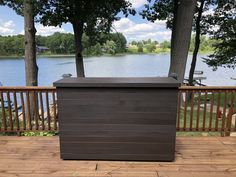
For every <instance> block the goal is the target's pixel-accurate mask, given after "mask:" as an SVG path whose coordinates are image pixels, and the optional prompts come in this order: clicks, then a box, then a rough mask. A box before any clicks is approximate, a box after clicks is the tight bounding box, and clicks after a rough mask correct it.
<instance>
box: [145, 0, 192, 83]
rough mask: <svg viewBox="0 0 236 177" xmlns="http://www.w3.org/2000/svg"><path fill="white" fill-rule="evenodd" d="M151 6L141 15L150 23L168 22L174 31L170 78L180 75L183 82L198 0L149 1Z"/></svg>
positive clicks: (179, 77) (148, 5)
mask: <svg viewBox="0 0 236 177" xmlns="http://www.w3.org/2000/svg"><path fill="white" fill-rule="evenodd" d="M148 1H149V4H147V5H146V9H145V10H143V11H142V13H141V15H142V16H143V17H144V18H146V19H147V20H149V21H153V22H154V21H155V20H157V19H159V20H166V19H167V27H169V28H171V29H172V36H171V65H170V69H169V76H171V75H172V74H173V73H176V74H177V75H178V80H179V81H181V82H182V81H183V79H184V73H185V68H186V62H187V57H188V49H189V45H190V39H191V31H192V22H193V15H194V12H195V7H196V4H197V0H172V1H170V0H154V2H153V3H151V2H152V0H148Z"/></svg>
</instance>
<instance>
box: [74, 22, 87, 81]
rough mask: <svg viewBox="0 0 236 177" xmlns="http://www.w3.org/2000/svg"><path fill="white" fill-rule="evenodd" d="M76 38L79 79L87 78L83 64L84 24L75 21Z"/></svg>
mask: <svg viewBox="0 0 236 177" xmlns="http://www.w3.org/2000/svg"><path fill="white" fill-rule="evenodd" d="M72 25H73V30H74V37H75V52H76V53H75V62H76V72H77V77H85V74H84V63H83V55H82V51H83V45H82V36H83V30H84V29H83V28H84V22H81V21H79V20H75V21H74V22H73V23H72Z"/></svg>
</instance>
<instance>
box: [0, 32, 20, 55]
mask: <svg viewBox="0 0 236 177" xmlns="http://www.w3.org/2000/svg"><path fill="white" fill-rule="evenodd" d="M23 45H24V36H23V35H17V36H0V55H4V56H7V55H23V54H24V46H23Z"/></svg>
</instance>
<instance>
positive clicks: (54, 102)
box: [52, 92, 57, 130]
mask: <svg viewBox="0 0 236 177" xmlns="http://www.w3.org/2000/svg"><path fill="white" fill-rule="evenodd" d="M52 100H53V113H54V130H57V113H56V98H55V92H52Z"/></svg>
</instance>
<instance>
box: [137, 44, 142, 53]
mask: <svg viewBox="0 0 236 177" xmlns="http://www.w3.org/2000/svg"><path fill="white" fill-rule="evenodd" d="M138 52H139V53H143V45H141V44H138Z"/></svg>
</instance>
